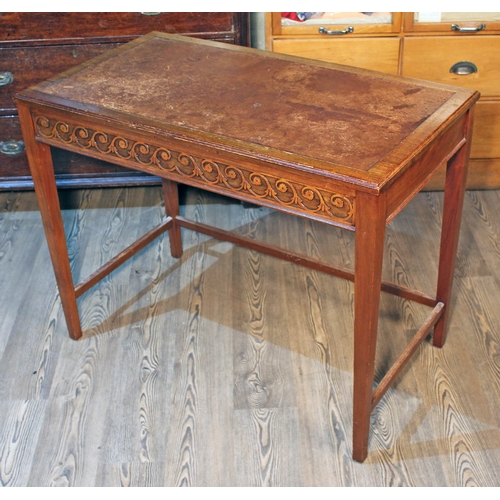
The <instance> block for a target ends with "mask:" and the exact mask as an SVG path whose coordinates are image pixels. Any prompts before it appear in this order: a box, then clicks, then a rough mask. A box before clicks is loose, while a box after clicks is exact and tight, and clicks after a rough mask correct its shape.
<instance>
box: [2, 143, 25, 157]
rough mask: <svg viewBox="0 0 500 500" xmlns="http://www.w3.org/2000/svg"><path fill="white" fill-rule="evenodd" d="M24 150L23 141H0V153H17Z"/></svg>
mask: <svg viewBox="0 0 500 500" xmlns="http://www.w3.org/2000/svg"><path fill="white" fill-rule="evenodd" d="M23 151H24V142H23V141H7V142H0V153H3V154H4V155H18V154H21V153H22V152H23Z"/></svg>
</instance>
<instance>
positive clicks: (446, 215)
mask: <svg viewBox="0 0 500 500" xmlns="http://www.w3.org/2000/svg"><path fill="white" fill-rule="evenodd" d="M472 121H473V115H472V111H469V120H468V124H467V129H468V132H467V143H466V144H465V145H464V146H463V147H462V148H461V149H460V150H459V151H458V152H457V153H456V154H455V155H454V156H452V158H451V159H450V160H449V161H448V164H447V166H446V181H445V188H444V206H443V221H442V226H441V246H440V249H439V269H438V283H437V293H436V299H437V302H442V303H443V304H444V309H443V314H442V316H441V319H440V320H439V321H438V322H437V323H436V326H435V327H434V335H433V344H434V345H435V346H436V347H443V345H444V343H445V340H446V326H447V319H448V314H449V311H450V299H451V291H452V286H453V271H454V269H455V261H456V257H457V248H458V237H459V233H460V223H461V221H462V208H463V202H464V194H465V185H466V182H467V169H468V162H469V153H470V145H471V135H472Z"/></svg>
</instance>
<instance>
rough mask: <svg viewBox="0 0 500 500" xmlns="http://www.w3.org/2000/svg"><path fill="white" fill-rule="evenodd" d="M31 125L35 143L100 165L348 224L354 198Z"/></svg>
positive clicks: (71, 129) (57, 126) (73, 128)
mask: <svg viewBox="0 0 500 500" xmlns="http://www.w3.org/2000/svg"><path fill="white" fill-rule="evenodd" d="M34 120H35V127H36V130H37V133H38V134H39V136H40V137H43V138H46V139H51V140H54V141H56V142H61V143H64V144H68V145H71V146H73V147H78V148H81V149H85V150H90V151H92V152H93V153H94V154H95V153H100V154H102V155H103V156H104V158H103V159H106V157H109V156H112V157H115V158H120V159H123V160H129V161H132V162H134V163H137V164H139V165H142V166H144V167H148V170H151V169H153V170H157V171H168V172H171V173H174V174H177V175H179V176H181V177H182V178H192V179H194V180H196V181H198V182H200V183H201V184H208V185H212V186H216V187H217V188H219V189H221V190H226V191H231V192H233V193H237V192H239V193H242V194H244V195H247V196H250V197H252V198H260V199H262V200H263V201H267V202H268V203H272V204H274V205H278V206H282V207H290V208H292V209H293V210H294V211H301V212H303V213H305V214H309V215H314V216H316V217H321V218H323V219H327V220H334V221H339V222H341V223H342V224H347V225H352V223H353V218H354V198H353V197H349V196H345V195H342V194H337V193H333V192H330V191H327V190H324V189H318V188H317V187H313V186H308V185H305V184H299V183H297V182H295V181H291V180H287V179H285V178H283V177H277V176H273V175H270V174H268V173H261V172H253V171H251V170H249V169H248V168H242V167H239V166H235V165H231V164H224V163H221V162H219V161H215V160H213V159H210V158H199V157H195V156H192V155H190V154H189V153H186V152H182V151H174V150H173V149H169V148H166V147H161V146H156V145H151V144H147V143H146V142H141V141H137V140H132V139H127V138H126V137H122V136H118V135H112V134H109V133H107V132H103V131H99V130H92V129H89V128H87V127H83V126H79V125H74V124H69V123H65V122H63V121H58V120H55V119H50V118H47V117H44V116H41V115H37V116H35V118H34ZM158 175H161V174H160V173H159V174H158Z"/></svg>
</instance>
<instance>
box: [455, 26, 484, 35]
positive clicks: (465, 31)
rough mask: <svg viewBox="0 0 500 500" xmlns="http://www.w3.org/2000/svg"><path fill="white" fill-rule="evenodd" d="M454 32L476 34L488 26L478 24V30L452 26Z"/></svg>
mask: <svg viewBox="0 0 500 500" xmlns="http://www.w3.org/2000/svg"><path fill="white" fill-rule="evenodd" d="M451 29H452V31H460V33H476V32H477V31H483V30H485V29H486V24H478V26H477V28H461V27H460V26H459V25H458V24H452V25H451Z"/></svg>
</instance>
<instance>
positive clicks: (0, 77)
mask: <svg viewBox="0 0 500 500" xmlns="http://www.w3.org/2000/svg"><path fill="white" fill-rule="evenodd" d="M13 81H14V77H13V76H12V73H9V72H8V71H4V72H3V73H0V87H5V85H9V83H12V82H13Z"/></svg>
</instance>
